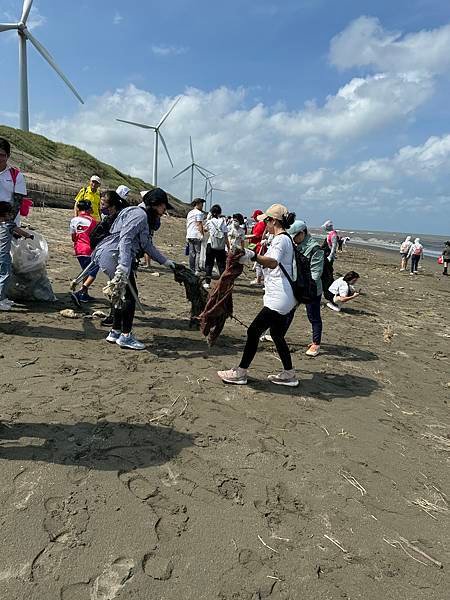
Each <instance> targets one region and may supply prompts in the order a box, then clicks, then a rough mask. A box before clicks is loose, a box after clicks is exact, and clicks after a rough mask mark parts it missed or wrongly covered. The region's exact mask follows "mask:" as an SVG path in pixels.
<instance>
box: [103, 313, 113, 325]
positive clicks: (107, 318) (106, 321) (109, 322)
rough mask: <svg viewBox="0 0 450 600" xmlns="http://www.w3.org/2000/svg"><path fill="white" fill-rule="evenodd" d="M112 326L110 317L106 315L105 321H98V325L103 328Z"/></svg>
mask: <svg viewBox="0 0 450 600" xmlns="http://www.w3.org/2000/svg"><path fill="white" fill-rule="evenodd" d="M112 324H113V317H112V315H108V316H107V317H106V318H105V319H103V321H100V325H102V326H103V327H112Z"/></svg>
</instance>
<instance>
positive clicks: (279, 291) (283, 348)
mask: <svg viewBox="0 0 450 600" xmlns="http://www.w3.org/2000/svg"><path fill="white" fill-rule="evenodd" d="M257 219H258V221H259V222H261V223H262V222H264V223H265V225H266V227H267V229H268V231H269V233H271V234H273V235H274V238H273V241H272V244H271V246H270V248H269V249H268V251H267V253H266V254H265V255H264V256H261V255H259V254H256V252H254V251H253V250H248V249H246V250H245V254H244V256H242V257H241V258H240V259H239V262H240V263H241V264H251V263H252V262H253V261H254V262H257V264H259V265H261V266H262V267H263V269H264V281H265V293H264V299H263V303H264V308H263V309H262V310H261V311H260V312H259V313H258V314H257V316H256V317H255V319H254V320H253V322H252V323H251V325H250V327H249V328H248V330H247V342H246V344H245V348H244V353H243V355H242V358H241V362H240V363H239V366H238V367H233V368H232V369H230V370H228V371H218V372H217V374H218V376H219V377H220V379H222V381H223V382H224V383H234V384H238V385H245V384H246V383H247V369H248V368H249V367H250V365H251V363H252V361H253V359H254V357H255V354H256V351H257V349H258V343H259V338H260V336H261V334H262V333H263V332H264V331H266V329H269V330H270V333H271V336H272V338H273V341H274V343H275V347H276V349H277V352H278V354H279V356H280V358H281V362H282V364H283V369H284V370H283V371H282V372H281V373H279V374H278V375H269V376H268V379H269V381H271V382H272V383H275V384H278V385H287V386H297V385H298V380H297V377H296V375H295V370H294V369H293V368H292V358H291V353H290V351H289V347H288V345H287V343H286V340H285V335H286V332H287V330H288V328H289V325H290V323H291V322H292V318H293V314H294V312H295V308H296V306H297V301H296V299H295V297H294V292H293V290H292V286H291V284H290V282H289V280H288V279H287V277H286V276H285V275H284V274H283V271H282V269H281V268H280V265H283V267H284V268H285V270H286V272H287V273H288V275H289V276H290V277H291V278H292V276H293V268H292V266H293V259H294V246H293V244H292V240H291V239H290V237H289V235H287V234H286V230H287V229H288V228H289V227H290V226H291V225H292V224H293V222H294V220H295V214H294V213H290V212H289V211H288V209H287V208H286V207H285V206H283V205H282V204H273V205H272V206H270V207H269V208H268V209H267V210H266V212H265V213H262V214H260V215H258V217H257Z"/></svg>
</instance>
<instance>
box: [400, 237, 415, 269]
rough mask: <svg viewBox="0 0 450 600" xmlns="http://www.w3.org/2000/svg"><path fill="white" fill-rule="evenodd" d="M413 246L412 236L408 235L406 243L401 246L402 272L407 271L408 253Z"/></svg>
mask: <svg viewBox="0 0 450 600" xmlns="http://www.w3.org/2000/svg"><path fill="white" fill-rule="evenodd" d="M411 246H412V241H411V236H410V235H407V236H406V238H405V241H404V242H402V243H401V245H400V256H401V257H402V262H401V264H400V271H405V270H406V267H407V265H408V253H409V249H410V248H411Z"/></svg>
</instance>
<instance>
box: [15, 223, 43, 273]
mask: <svg viewBox="0 0 450 600" xmlns="http://www.w3.org/2000/svg"><path fill="white" fill-rule="evenodd" d="M33 236H34V239H32V240H28V239H25V238H20V239H18V240H16V239H13V240H12V244H11V256H12V263H13V267H14V271H15V272H16V273H17V274H22V273H29V272H31V271H36V270H37V269H42V267H44V268H45V263H46V262H47V259H48V244H47V242H46V241H45V238H44V236H42V235H41V234H40V233H36V232H34V233H33Z"/></svg>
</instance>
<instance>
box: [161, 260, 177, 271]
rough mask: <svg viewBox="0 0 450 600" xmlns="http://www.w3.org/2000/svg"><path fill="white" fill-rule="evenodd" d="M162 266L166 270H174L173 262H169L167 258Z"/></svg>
mask: <svg viewBox="0 0 450 600" xmlns="http://www.w3.org/2000/svg"><path fill="white" fill-rule="evenodd" d="M163 266H164V267H167V268H168V269H172V270H173V269H175V263H174V262H173V260H170V258H168V259H167V260H166V262H163Z"/></svg>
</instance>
